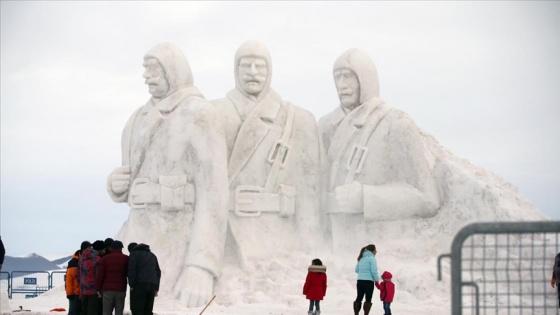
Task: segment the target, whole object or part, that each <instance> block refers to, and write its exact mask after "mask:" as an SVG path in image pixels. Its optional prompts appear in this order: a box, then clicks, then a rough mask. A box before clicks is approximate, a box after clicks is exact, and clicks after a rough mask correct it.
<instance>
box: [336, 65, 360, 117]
mask: <svg viewBox="0 0 560 315" xmlns="http://www.w3.org/2000/svg"><path fill="white" fill-rule="evenodd" d="M334 83H335V84H336V91H337V92H338V98H339V99H340V104H342V106H343V107H344V108H346V109H348V110H350V111H351V110H353V109H354V108H356V107H358V105H360V81H359V80H358V76H356V74H355V73H354V71H352V70H350V69H347V68H343V69H337V70H335V71H334Z"/></svg>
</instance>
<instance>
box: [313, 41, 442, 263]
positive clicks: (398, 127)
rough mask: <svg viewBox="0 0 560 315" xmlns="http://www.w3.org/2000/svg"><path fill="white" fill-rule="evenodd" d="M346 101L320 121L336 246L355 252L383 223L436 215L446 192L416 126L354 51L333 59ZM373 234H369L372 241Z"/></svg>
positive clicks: (327, 200) (325, 198) (366, 61)
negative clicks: (384, 95)
mask: <svg viewBox="0 0 560 315" xmlns="http://www.w3.org/2000/svg"><path fill="white" fill-rule="evenodd" d="M333 75H334V80H335V85H336V88H337V92H338V96H339V99H340V106H339V107H337V108H336V109H335V110H334V111H333V112H331V113H330V114H327V115H326V116H324V117H322V118H321V119H320V120H319V123H318V125H319V133H320V136H321V144H322V145H323V147H324V151H325V152H326V157H325V160H326V163H327V170H326V172H325V174H324V182H325V183H326V185H327V187H326V193H325V194H324V195H323V202H324V203H323V204H324V205H325V207H326V208H328V210H327V212H328V215H329V218H330V223H331V229H332V238H333V244H334V248H335V250H336V249H342V250H346V251H350V252H352V251H354V252H355V251H356V248H359V246H363V245H362V244H368V243H369V242H371V241H372V237H373V239H376V238H375V237H376V236H377V235H372V233H370V231H371V229H372V228H373V226H374V225H375V224H379V222H381V221H390V220H399V219H405V218H410V217H431V216H434V215H435V214H436V213H437V211H438V208H439V207H440V197H439V193H438V188H437V184H436V180H435V179H434V176H433V174H432V168H431V165H430V162H429V159H428V158H427V157H428V156H429V152H427V150H426V148H425V147H424V145H423V142H422V138H421V135H420V131H419V129H418V127H417V126H416V125H415V124H414V122H413V121H412V120H411V119H410V118H409V117H408V116H407V115H406V114H405V113H404V112H402V111H400V110H397V109H395V108H393V107H390V106H388V105H386V104H385V102H384V101H383V100H382V99H381V98H379V80H378V76H377V70H376V68H375V65H374V64H373V61H372V60H371V59H370V57H369V56H368V55H367V54H366V53H365V52H363V51H361V50H359V49H350V50H348V51H346V52H344V53H343V54H342V55H341V56H340V57H339V58H338V59H337V60H336V62H335V63H334V69H333ZM368 237H369V239H368Z"/></svg>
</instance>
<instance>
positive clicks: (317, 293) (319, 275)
mask: <svg viewBox="0 0 560 315" xmlns="http://www.w3.org/2000/svg"><path fill="white" fill-rule="evenodd" d="M312 267H317V266H309V271H308V272H307V277H306V278H305V284H304V285H303V294H305V297H306V298H307V299H308V300H313V301H318V300H322V299H323V297H324V296H325V295H326V294H327V273H326V272H324V271H322V270H321V271H316V270H317V269H314V268H312ZM314 270H315V271H314Z"/></svg>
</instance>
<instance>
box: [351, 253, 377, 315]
mask: <svg viewBox="0 0 560 315" xmlns="http://www.w3.org/2000/svg"><path fill="white" fill-rule="evenodd" d="M375 254H377V250H376V249H375V245H373V244H369V245H368V246H366V247H364V248H362V249H361V250H360V256H358V264H357V265H356V269H355V271H356V273H357V274H358V283H357V284H356V289H357V290H358V296H357V297H356V301H354V315H358V314H359V313H360V308H361V306H362V299H363V298H364V295H365V296H366V302H365V303H364V314H365V315H368V314H369V310H370V309H371V297H372V296H373V288H374V287H375V286H374V283H375V282H378V281H379V274H378V273H377V260H376V259H375Z"/></svg>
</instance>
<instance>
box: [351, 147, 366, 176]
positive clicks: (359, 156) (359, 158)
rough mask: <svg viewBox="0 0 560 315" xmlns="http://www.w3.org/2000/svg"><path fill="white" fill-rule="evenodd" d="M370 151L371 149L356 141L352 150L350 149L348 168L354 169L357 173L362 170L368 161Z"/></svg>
mask: <svg viewBox="0 0 560 315" xmlns="http://www.w3.org/2000/svg"><path fill="white" fill-rule="evenodd" d="M368 151H369V149H368V148H367V147H366V146H363V145H359V144H357V143H354V146H352V151H350V155H349V156H348V161H347V163H346V169H347V170H349V171H354V173H356V174H358V173H360V172H361V171H362V167H363V166H364V162H365V161H366V156H367V154H368Z"/></svg>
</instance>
